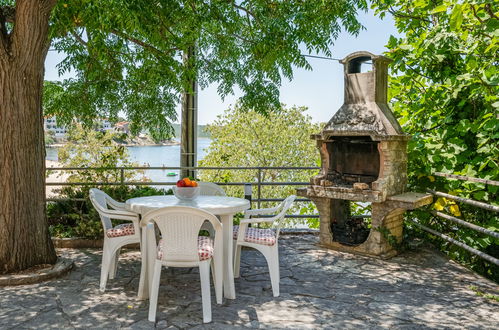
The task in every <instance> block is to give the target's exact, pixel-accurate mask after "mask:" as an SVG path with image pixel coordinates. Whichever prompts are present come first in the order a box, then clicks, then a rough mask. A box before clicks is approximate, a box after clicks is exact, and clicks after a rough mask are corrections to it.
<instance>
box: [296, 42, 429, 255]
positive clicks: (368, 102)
mask: <svg viewBox="0 0 499 330" xmlns="http://www.w3.org/2000/svg"><path fill="white" fill-rule="evenodd" d="M390 61H391V60H390V59H388V58H387V57H384V56H377V55H374V54H371V53H369V52H365V51H361V52H355V53H352V54H350V55H348V56H347V57H345V58H344V59H343V60H341V61H340V62H341V63H342V64H343V65H344V72H345V101H344V104H343V105H342V106H341V108H340V109H339V110H338V111H337V112H336V113H335V114H334V116H333V117H332V118H331V120H330V121H329V122H328V123H327V124H326V125H325V127H324V129H323V130H322V132H320V133H319V134H315V135H312V137H311V138H312V139H314V140H316V142H317V148H318V149H319V152H320V156H321V170H320V172H319V174H318V175H316V176H314V177H312V178H311V180H310V185H309V186H308V187H307V188H302V189H298V191H297V193H298V195H300V196H305V197H308V198H310V199H311V200H312V201H313V202H314V203H315V204H316V206H317V209H318V210H319V214H320V243H321V244H322V245H324V246H327V247H330V248H334V249H338V250H342V251H347V252H355V253H360V254H366V255H372V256H379V257H390V256H393V255H394V254H396V250H395V248H394V246H393V245H396V244H393V243H394V241H397V242H400V241H401V240H402V230H403V214H404V212H405V210H409V209H414V208H416V207H419V206H422V205H426V204H429V203H431V200H432V197H431V195H428V194H417V193H407V192H405V189H406V185H407V151H406V149H407V141H408V140H409V139H410V136H409V135H406V134H404V133H403V131H402V128H401V127H400V125H399V123H398V122H397V120H396V119H395V116H394V115H393V113H392V112H391V110H390V108H389V107H388V103H387V87H388V64H389V63H390ZM365 64H370V65H371V70H370V71H368V72H361V69H362V66H363V65H365ZM352 201H353V202H361V205H363V206H367V205H368V203H371V215H370V216H369V215H352V214H351V207H350V206H351V205H350V203H351V202H352ZM369 218H370V219H371V222H370V225H369V221H368V219H369ZM390 243H391V244H390Z"/></svg>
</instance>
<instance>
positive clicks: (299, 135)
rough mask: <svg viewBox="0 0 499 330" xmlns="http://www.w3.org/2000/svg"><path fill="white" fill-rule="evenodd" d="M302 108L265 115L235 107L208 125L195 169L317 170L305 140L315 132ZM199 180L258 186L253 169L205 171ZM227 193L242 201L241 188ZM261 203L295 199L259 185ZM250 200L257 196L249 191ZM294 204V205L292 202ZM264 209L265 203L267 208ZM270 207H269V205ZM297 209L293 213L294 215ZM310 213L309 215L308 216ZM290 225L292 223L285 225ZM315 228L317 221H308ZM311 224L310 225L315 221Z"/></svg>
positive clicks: (270, 178)
mask: <svg viewBox="0 0 499 330" xmlns="http://www.w3.org/2000/svg"><path fill="white" fill-rule="evenodd" d="M305 110H306V109H305V108H303V107H291V108H284V107H283V109H282V110H281V111H279V112H271V113H269V114H267V115H263V114H260V113H258V112H256V111H252V110H246V109H244V108H242V107H241V106H236V107H234V108H232V109H229V110H227V111H226V112H225V113H224V114H223V115H222V116H219V117H218V119H217V120H216V121H215V122H214V123H213V125H209V126H208V128H207V129H208V131H209V132H210V134H211V139H212V142H211V145H210V147H209V148H208V153H207V155H206V156H205V158H204V159H203V160H201V161H200V162H199V165H200V166H217V167H257V166H262V167H292V166H302V167H303V166H306V167H308V166H316V164H317V161H318V157H319V153H318V152H317V150H316V147H315V145H314V143H312V141H311V140H310V135H311V134H312V133H316V132H318V131H319V125H316V124H312V122H311V118H310V116H307V115H304V114H303V112H304V111H305ZM315 172H317V171H316V170H281V169H268V170H262V171H261V174H260V175H261V181H262V182H290V181H297V182H308V181H309V179H310V177H311V176H312V175H313V174H315ZM199 178H200V179H201V180H202V181H211V182H252V183H256V182H258V171H257V170H228V171H227V170H216V171H214V170H206V171H203V172H200V173H199ZM226 190H227V193H228V194H229V195H232V196H241V197H242V196H243V189H242V187H236V186H233V187H231V186H228V187H227V188H226ZM261 194H262V195H261V197H262V198H285V197H286V196H288V195H290V194H296V191H295V189H294V187H290V186H287V187H284V186H262V192H261ZM253 196H254V197H256V196H257V191H256V186H255V185H254V186H253ZM296 204H299V203H296ZM266 205H268V203H267V204H266ZM268 206H270V205H268ZM299 209H300V206H299V205H297V206H296V209H295V210H294V211H295V212H297V211H298V210H299ZM309 214H310V213H309ZM288 221H289V222H290V223H291V222H292V221H291V220H288ZM311 221H312V223H311V224H312V226H316V225H317V224H316V223H315V222H316V219H314V220H311ZM314 221H315V222H314Z"/></svg>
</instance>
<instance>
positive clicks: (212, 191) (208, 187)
mask: <svg viewBox="0 0 499 330" xmlns="http://www.w3.org/2000/svg"><path fill="white" fill-rule="evenodd" d="M198 187H199V188H201V189H199V194H200V195H203V196H227V194H226V193H225V190H223V189H222V187H220V186H219V185H217V184H215V183H213V182H198Z"/></svg>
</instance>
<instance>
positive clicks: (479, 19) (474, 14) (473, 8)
mask: <svg viewBox="0 0 499 330" xmlns="http://www.w3.org/2000/svg"><path fill="white" fill-rule="evenodd" d="M471 10H473V16H475V18H476V19H477V20H478V21H479V22H480V23H483V21H482V19H481V18H480V17H478V15H477V13H476V8H475V6H474V5H471Z"/></svg>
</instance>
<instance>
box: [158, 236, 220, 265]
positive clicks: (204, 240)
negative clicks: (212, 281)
mask: <svg viewBox="0 0 499 330" xmlns="http://www.w3.org/2000/svg"><path fill="white" fill-rule="evenodd" d="M162 246H163V240H162V239H160V240H159V244H158V256H157V258H158V259H161V258H163V249H162ZM213 250H214V244H213V239H212V238H210V237H208V236H199V237H198V255H199V261H203V260H208V259H210V258H211V257H212V256H213Z"/></svg>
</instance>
